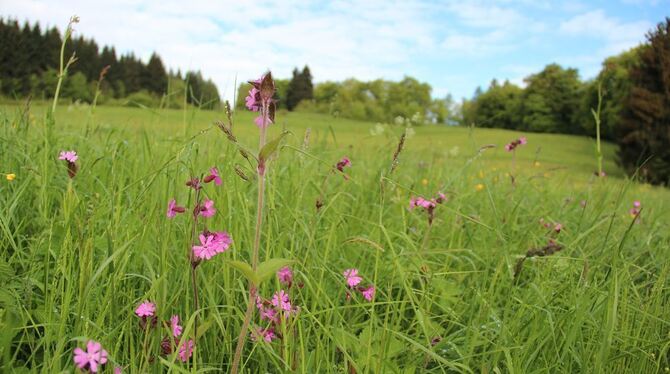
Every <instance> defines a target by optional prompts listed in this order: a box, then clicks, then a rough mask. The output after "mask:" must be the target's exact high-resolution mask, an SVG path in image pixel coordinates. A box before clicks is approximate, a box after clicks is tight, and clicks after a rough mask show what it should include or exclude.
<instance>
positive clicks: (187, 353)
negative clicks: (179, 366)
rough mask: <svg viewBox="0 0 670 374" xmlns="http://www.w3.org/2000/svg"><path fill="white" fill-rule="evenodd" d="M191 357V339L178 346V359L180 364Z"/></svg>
mask: <svg viewBox="0 0 670 374" xmlns="http://www.w3.org/2000/svg"><path fill="white" fill-rule="evenodd" d="M192 355H193V339H189V340H188V341H186V342H184V344H181V345H180V346H179V359H180V360H181V361H182V362H186V361H188V359H189V358H191V356H192Z"/></svg>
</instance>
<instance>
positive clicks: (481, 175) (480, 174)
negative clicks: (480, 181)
mask: <svg viewBox="0 0 670 374" xmlns="http://www.w3.org/2000/svg"><path fill="white" fill-rule="evenodd" d="M479 178H484V172H483V171H481V170H480V171H479Z"/></svg>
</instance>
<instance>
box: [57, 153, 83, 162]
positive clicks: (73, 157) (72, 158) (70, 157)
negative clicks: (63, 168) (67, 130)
mask: <svg viewBox="0 0 670 374" xmlns="http://www.w3.org/2000/svg"><path fill="white" fill-rule="evenodd" d="M78 158H79V156H77V152H75V151H61V152H60V155H59V156H58V159H59V160H65V161H67V162H71V163H75V162H76V161H77V159H78Z"/></svg>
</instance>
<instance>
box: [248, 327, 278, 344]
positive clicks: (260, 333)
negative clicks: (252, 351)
mask: <svg viewBox="0 0 670 374" xmlns="http://www.w3.org/2000/svg"><path fill="white" fill-rule="evenodd" d="M276 337H277V336H276V335H275V332H274V329H272V328H267V329H263V328H260V327H258V328H256V329H255V330H254V331H253V332H252V334H251V339H252V340H253V341H258V340H259V339H263V340H264V341H265V342H267V343H272V340H273V339H275V338H276Z"/></svg>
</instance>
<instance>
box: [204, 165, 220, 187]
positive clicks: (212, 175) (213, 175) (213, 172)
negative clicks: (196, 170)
mask: <svg viewBox="0 0 670 374" xmlns="http://www.w3.org/2000/svg"><path fill="white" fill-rule="evenodd" d="M203 181H204V182H205V183H209V182H211V181H214V184H216V185H217V186H220V185H221V183H223V181H222V180H221V176H220V175H219V169H217V168H215V167H213V168H211V169H209V175H208V176H206V177H205V179H203Z"/></svg>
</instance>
